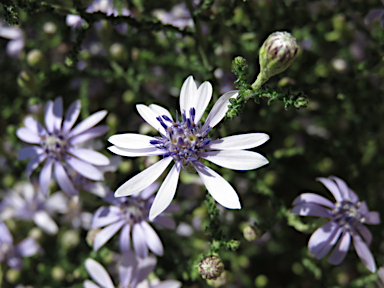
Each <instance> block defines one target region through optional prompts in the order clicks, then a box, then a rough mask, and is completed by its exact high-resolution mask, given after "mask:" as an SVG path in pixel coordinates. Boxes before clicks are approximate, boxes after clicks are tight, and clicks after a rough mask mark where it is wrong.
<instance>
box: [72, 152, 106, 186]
mask: <svg viewBox="0 0 384 288" xmlns="http://www.w3.org/2000/svg"><path fill="white" fill-rule="evenodd" d="M66 160H67V163H68V164H69V165H70V166H71V167H72V168H73V170H75V171H77V172H78V173H79V174H81V175H83V176H84V177H86V178H88V179H91V180H95V181H102V180H104V176H103V173H102V172H100V170H98V169H97V168H96V167H95V166H92V164H89V163H87V162H85V161H83V160H80V159H77V158H75V157H71V156H69V157H67V158H66Z"/></svg>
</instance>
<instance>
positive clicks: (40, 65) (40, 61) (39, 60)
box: [27, 49, 47, 70]
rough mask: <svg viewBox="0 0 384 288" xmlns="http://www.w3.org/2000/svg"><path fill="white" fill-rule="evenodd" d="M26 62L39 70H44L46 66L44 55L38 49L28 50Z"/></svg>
mask: <svg viewBox="0 0 384 288" xmlns="http://www.w3.org/2000/svg"><path fill="white" fill-rule="evenodd" d="M27 63H28V65H29V66H31V67H34V68H37V69H40V70H45V69H46V68H47V62H46V61H45V57H44V55H43V53H42V52H41V51H40V50H39V49H33V50H31V51H29V52H28V54H27Z"/></svg>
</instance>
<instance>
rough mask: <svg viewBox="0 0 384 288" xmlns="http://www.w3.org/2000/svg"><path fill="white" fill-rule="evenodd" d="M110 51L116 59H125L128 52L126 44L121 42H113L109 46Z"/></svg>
mask: <svg viewBox="0 0 384 288" xmlns="http://www.w3.org/2000/svg"><path fill="white" fill-rule="evenodd" d="M109 53H110V54H111V56H112V57H113V58H114V59H116V60H123V59H124V58H125V56H126V54H127V53H126V51H125V49H124V46H123V45H122V44H120V43H113V44H112V45H111V46H110V47H109Z"/></svg>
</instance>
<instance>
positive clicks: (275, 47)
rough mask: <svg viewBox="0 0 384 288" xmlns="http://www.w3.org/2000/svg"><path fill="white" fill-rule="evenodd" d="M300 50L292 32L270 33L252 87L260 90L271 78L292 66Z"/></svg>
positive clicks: (262, 48) (261, 53)
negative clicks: (258, 71)
mask: <svg viewBox="0 0 384 288" xmlns="http://www.w3.org/2000/svg"><path fill="white" fill-rule="evenodd" d="M298 51H299V46H298V45H297V42H296V39H295V38H294V37H293V36H292V35H291V34H290V33H288V32H274V33H272V34H271V35H269V36H268V38H267V40H265V42H264V43H263V46H261V49H260V52H259V58H260V59H259V62H260V73H259V75H258V76H257V79H256V81H255V83H253V84H252V88H253V89H254V90H258V89H259V88H260V87H261V85H263V84H264V83H265V82H267V81H268V79H269V78H271V77H272V76H274V75H276V74H279V73H281V72H283V71H284V70H286V69H287V68H288V67H289V66H291V64H292V62H293V60H295V57H296V55H297V52H298Z"/></svg>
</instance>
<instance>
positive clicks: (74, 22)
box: [65, 14, 85, 29]
mask: <svg viewBox="0 0 384 288" xmlns="http://www.w3.org/2000/svg"><path fill="white" fill-rule="evenodd" d="M83 23H85V20H84V19H83V18H81V17H80V16H79V15H75V14H68V15H67V16H66V17H65V24H67V26H68V27H72V28H73V29H80V28H81V27H82V26H83Z"/></svg>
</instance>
